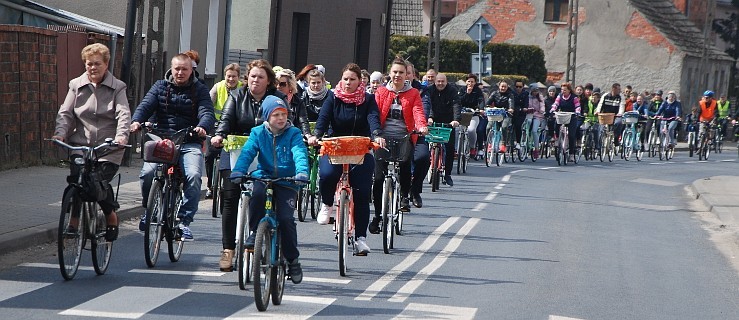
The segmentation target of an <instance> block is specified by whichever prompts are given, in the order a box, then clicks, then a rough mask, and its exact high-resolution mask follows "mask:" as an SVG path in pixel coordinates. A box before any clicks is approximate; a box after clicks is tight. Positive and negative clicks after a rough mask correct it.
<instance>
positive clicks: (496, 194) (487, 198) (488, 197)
mask: <svg viewBox="0 0 739 320" xmlns="http://www.w3.org/2000/svg"><path fill="white" fill-rule="evenodd" d="M497 196H498V192H495V191H492V192H490V193H488V195H487V196H486V197H485V201H493V199H495V197H497Z"/></svg>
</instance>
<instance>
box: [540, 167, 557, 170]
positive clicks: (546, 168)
mask: <svg viewBox="0 0 739 320" xmlns="http://www.w3.org/2000/svg"><path fill="white" fill-rule="evenodd" d="M550 169H557V167H544V168H539V170H550Z"/></svg>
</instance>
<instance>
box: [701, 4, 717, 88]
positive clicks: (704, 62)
mask: <svg viewBox="0 0 739 320" xmlns="http://www.w3.org/2000/svg"><path fill="white" fill-rule="evenodd" d="M715 11H716V0H708V1H707V3H706V20H705V21H704V22H703V50H702V53H701V60H700V66H699V70H700V73H699V74H698V75H699V77H700V78H699V80H698V88H697V89H698V94H699V95H700V94H701V91H703V90H708V74H709V73H710V69H709V65H708V56H709V48H710V47H711V30H712V27H713V14H714V12H715ZM715 90H716V89H714V91H715ZM699 97H700V96H699Z"/></svg>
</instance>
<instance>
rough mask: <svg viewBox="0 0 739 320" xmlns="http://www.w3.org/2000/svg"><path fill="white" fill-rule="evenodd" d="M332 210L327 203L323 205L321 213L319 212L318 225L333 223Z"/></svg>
mask: <svg viewBox="0 0 739 320" xmlns="http://www.w3.org/2000/svg"><path fill="white" fill-rule="evenodd" d="M331 209H333V207H332V206H329V205H327V204H325V203H322V204H321V211H318V217H316V220H318V224H328V222H329V221H331V216H332V215H333V210H331Z"/></svg>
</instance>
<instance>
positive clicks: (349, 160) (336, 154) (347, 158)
mask: <svg viewBox="0 0 739 320" xmlns="http://www.w3.org/2000/svg"><path fill="white" fill-rule="evenodd" d="M370 145H371V141H370V138H369V137H360V136H345V137H335V138H324V139H323V145H322V146H321V155H327V156H328V161H329V162H330V163H331V164H362V163H363V162H364V155H365V154H366V153H367V151H369V148H370Z"/></svg>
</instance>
